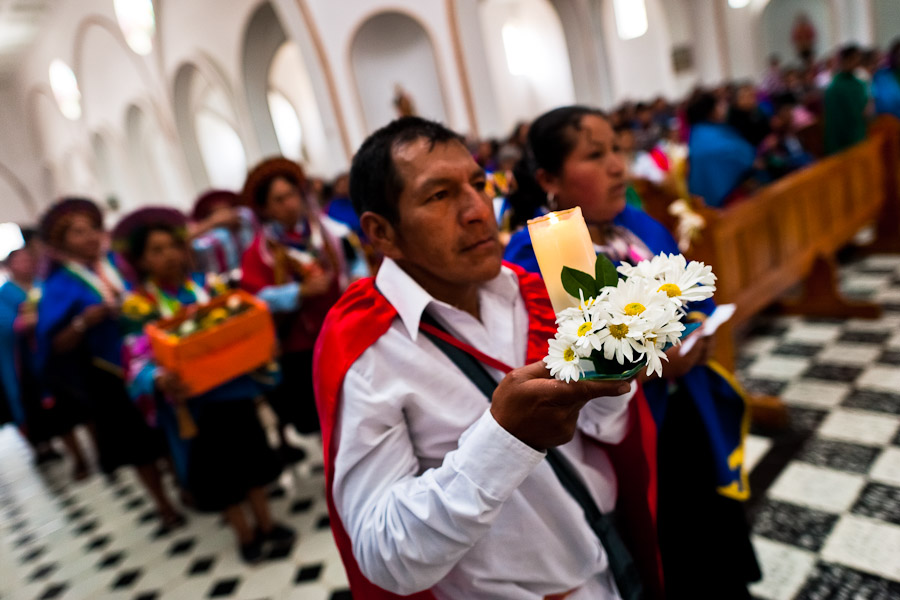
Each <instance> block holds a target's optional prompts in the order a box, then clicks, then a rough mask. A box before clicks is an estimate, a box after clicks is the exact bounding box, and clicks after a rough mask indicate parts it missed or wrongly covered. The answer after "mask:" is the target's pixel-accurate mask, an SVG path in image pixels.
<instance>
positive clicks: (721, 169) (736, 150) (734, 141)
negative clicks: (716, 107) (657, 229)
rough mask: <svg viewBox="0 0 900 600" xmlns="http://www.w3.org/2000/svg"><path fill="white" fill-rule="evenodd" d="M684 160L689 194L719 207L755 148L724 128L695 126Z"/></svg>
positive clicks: (745, 171)
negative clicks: (687, 168)
mask: <svg viewBox="0 0 900 600" xmlns="http://www.w3.org/2000/svg"><path fill="white" fill-rule="evenodd" d="M688 157H689V158H688V160H689V163H690V170H689V173H688V189H689V190H690V192H691V194H696V195H697V196H700V197H701V198H703V200H704V201H705V202H706V204H708V205H709V206H713V207H720V206H722V204H724V202H725V198H727V197H728V195H729V194H730V193H731V192H733V191H734V189H735V188H736V187H737V186H738V184H740V183H741V181H743V180H744V178H745V177H746V176H747V175H748V174H749V173H750V172H751V171H752V169H753V161H754V160H755V159H756V149H755V148H754V147H753V146H752V145H751V144H750V143H749V142H747V140H745V139H744V138H742V137H741V136H740V135H739V134H738V132H737V131H735V130H734V129H732V128H731V127H729V126H728V125H724V124H720V123H698V124H696V125H694V126H693V127H692V128H691V136H690V140H689V142H688ZM645 243H646V240H645Z"/></svg>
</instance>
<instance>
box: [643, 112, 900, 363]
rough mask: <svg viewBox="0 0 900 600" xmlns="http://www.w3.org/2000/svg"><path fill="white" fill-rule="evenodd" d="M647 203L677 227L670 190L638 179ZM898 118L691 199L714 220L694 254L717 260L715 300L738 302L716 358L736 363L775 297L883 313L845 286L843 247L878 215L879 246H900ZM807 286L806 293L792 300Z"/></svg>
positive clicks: (848, 311) (807, 309)
mask: <svg viewBox="0 0 900 600" xmlns="http://www.w3.org/2000/svg"><path fill="white" fill-rule="evenodd" d="M635 187H636V188H637V191H638V193H640V194H641V196H642V199H643V200H644V208H645V210H646V211H647V212H648V213H649V214H650V215H651V216H654V217H656V218H657V219H659V220H660V221H662V222H663V224H665V225H666V226H667V227H669V229H670V231H674V223H673V218H672V217H671V215H669V214H668V210H667V209H668V204H670V203H671V202H672V201H673V200H674V199H675V198H674V197H673V196H672V194H671V192H670V191H667V190H665V189H662V188H659V187H656V186H654V185H653V184H650V183H649V182H635ZM898 190H900V121H897V120H896V119H893V118H890V117H882V118H879V119H878V120H876V122H875V123H874V124H873V127H872V129H871V132H870V136H869V138H868V139H867V140H866V141H864V142H862V143H860V144H858V145H857V146H854V147H853V148H851V149H849V150H847V151H845V152H842V153H840V154H838V155H835V156H832V157H829V158H826V159H823V160H821V161H819V162H817V163H816V164H814V165H812V166H810V167H808V168H806V169H803V170H801V171H798V172H796V173H792V174H791V175H789V176H787V177H784V178H782V179H780V180H778V181H776V182H774V183H773V184H770V185H768V186H766V187H764V188H762V189H760V190H759V191H757V192H756V193H754V194H752V195H751V196H749V197H748V198H746V199H745V200H742V201H740V202H737V203H735V204H733V205H731V206H728V207H726V208H724V209H720V210H716V209H712V208H709V207H706V206H705V205H703V203H702V201H701V200H699V199H694V200H693V203H694V205H695V207H696V209H697V212H699V213H700V214H701V215H702V216H703V217H704V218H705V220H706V226H705V228H704V230H703V231H702V233H701V236H700V238H699V239H698V240H697V241H696V242H695V243H694V245H693V246H692V248H691V249H690V250H689V251H688V252H687V253H686V255H687V256H688V258H690V259H694V260H701V261H703V262H705V263H707V264H710V265H712V267H713V271H714V272H715V273H716V275H717V276H718V282H717V290H716V301H717V302H718V303H720V304H725V303H732V302H733V303H735V304H736V305H737V311H736V313H735V316H734V318H733V319H732V321H731V322H730V323H728V324H727V325H726V326H725V327H723V328H722V329H720V330H719V333H718V334H717V336H716V358H717V359H718V360H719V361H720V362H721V363H722V364H724V365H725V366H726V367H727V368H729V369H733V368H734V365H735V332H736V330H738V329H739V328H740V327H741V325H742V324H744V323H746V321H747V320H748V319H750V318H751V317H752V316H754V315H756V314H758V313H759V312H760V311H761V310H763V309H764V308H766V307H767V306H769V305H771V304H773V303H776V302H781V304H782V307H783V308H784V310H785V311H787V312H792V313H799V314H804V315H810V316H829V317H846V318H849V317H863V318H875V317H877V316H878V315H879V314H880V312H881V308H880V307H879V306H878V305H876V304H873V303H869V302H854V301H849V300H847V299H845V298H843V297H842V296H841V295H840V292H839V290H838V285H837V266H836V260H835V254H836V253H837V251H838V250H840V249H841V248H842V247H844V246H846V245H847V244H849V243H850V241H851V240H852V239H853V238H854V236H855V235H856V234H857V233H858V232H859V230H860V229H862V228H863V227H864V226H866V225H867V224H870V223H873V222H875V221H876V220H877V221H878V239H879V241H880V242H882V243H883V246H881V247H879V248H878V249H879V250H880V251H884V250H891V249H893V251H900V196H898ZM798 286H799V288H800V293H799V296H797V297H795V298H792V299H786V295H787V294H788V292H789V291H791V290H792V289H794V288H797V287H798Z"/></svg>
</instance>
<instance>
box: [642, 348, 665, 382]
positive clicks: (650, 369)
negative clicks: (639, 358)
mask: <svg viewBox="0 0 900 600" xmlns="http://www.w3.org/2000/svg"><path fill="white" fill-rule="evenodd" d="M644 351H645V356H646V357H647V375H652V374H653V373H656V374H657V375H658V376H660V377H662V372H663V368H662V361H667V362H668V360H669V357H668V356H666V353H665V352H663V350H662V348H660V347H659V345H658V344H657V343H656V342H654V341H648V342H647V343H646V344H644Z"/></svg>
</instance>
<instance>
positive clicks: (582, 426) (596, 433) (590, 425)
mask: <svg viewBox="0 0 900 600" xmlns="http://www.w3.org/2000/svg"><path fill="white" fill-rule="evenodd" d="M636 392H637V382H636V381H632V382H631V389H630V390H629V391H628V392H626V393H625V394H622V395H621V396H608V397H602V398H594V399H593V400H591V401H590V402H588V403H587V404H585V405H584V408H582V409H581V412H580V413H579V415H578V429H579V430H580V431H581V432H582V433H584V434H585V435H588V436H590V437H592V438H594V439H595V440H598V441H601V442H604V443H607V444H618V443H619V442H621V441H622V440H623V439H625V434H626V433H628V428H629V426H630V425H631V423H630V422H629V420H628V404H629V402H631V399H632V398H634V395H635V393H636Z"/></svg>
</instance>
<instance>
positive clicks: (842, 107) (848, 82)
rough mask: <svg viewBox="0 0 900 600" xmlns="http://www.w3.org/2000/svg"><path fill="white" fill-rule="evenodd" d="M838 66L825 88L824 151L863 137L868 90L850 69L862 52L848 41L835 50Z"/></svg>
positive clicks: (838, 147)
mask: <svg viewBox="0 0 900 600" xmlns="http://www.w3.org/2000/svg"><path fill="white" fill-rule="evenodd" d="M838 56H839V68H838V72H837V73H835V75H834V79H832V81H831V85H829V86H828V89H827V90H826V91H825V152H826V154H835V153H837V152H840V151H841V150H845V149H847V148H849V147H850V146H852V145H854V144H856V143H858V142H861V141H862V140H864V139H865V137H866V109H867V107H868V104H869V93H868V91H867V89H866V84H865V83H863V82H862V81H861V80H860V79H859V78H858V77H856V75H854V74H853V71H854V70H855V69H856V68H857V67H858V66H859V64H860V61H861V59H862V52H861V51H860V49H859V47H858V46H856V45H853V44H851V45H848V46H845V47H844V48H842V49H841V51H840V53H839V55H838Z"/></svg>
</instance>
